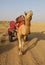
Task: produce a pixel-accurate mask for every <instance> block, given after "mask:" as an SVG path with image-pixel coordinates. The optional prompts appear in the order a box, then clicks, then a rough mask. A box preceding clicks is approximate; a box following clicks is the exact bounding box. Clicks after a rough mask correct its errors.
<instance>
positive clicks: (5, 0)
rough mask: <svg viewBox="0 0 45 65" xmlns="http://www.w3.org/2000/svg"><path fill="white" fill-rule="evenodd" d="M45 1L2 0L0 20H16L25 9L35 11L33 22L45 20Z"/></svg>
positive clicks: (0, 0) (0, 1)
mask: <svg viewBox="0 0 45 65" xmlns="http://www.w3.org/2000/svg"><path fill="white" fill-rule="evenodd" d="M44 8H45V1H44V0H34V1H33V0H27V1H26V0H25V1H24V0H21V1H20V0H19V1H18V0H0V20H1V21H10V20H15V19H16V17H18V16H19V15H24V11H29V10H32V11H33V16H32V20H31V21H32V22H34V21H36V22H38V21H40V22H43V21H44V22H45V18H44V17H45V13H44V12H45V9H44Z"/></svg>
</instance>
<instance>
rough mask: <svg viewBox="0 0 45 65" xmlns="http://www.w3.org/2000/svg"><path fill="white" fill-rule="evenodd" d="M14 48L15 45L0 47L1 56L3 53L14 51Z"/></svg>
mask: <svg viewBox="0 0 45 65" xmlns="http://www.w3.org/2000/svg"><path fill="white" fill-rule="evenodd" d="M14 47H15V45H14V44H7V45H1V46H0V54H2V53H3V52H6V51H9V50H10V49H12V48H14Z"/></svg>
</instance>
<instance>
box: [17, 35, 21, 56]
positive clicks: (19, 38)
mask: <svg viewBox="0 0 45 65" xmlns="http://www.w3.org/2000/svg"><path fill="white" fill-rule="evenodd" d="M18 42H19V55H22V40H21V36H20V35H19V34H18Z"/></svg>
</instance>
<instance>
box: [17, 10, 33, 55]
mask: <svg viewBox="0 0 45 65" xmlns="http://www.w3.org/2000/svg"><path fill="white" fill-rule="evenodd" d="M32 15H33V12H32V10H30V11H28V12H24V17H25V24H22V25H21V26H20V27H19V28H18V30H17V37H18V42H19V55H22V54H23V51H24V43H25V40H24V39H25V37H26V36H27V35H28V34H29V33H30V26H31V22H30V21H31V20H32Z"/></svg>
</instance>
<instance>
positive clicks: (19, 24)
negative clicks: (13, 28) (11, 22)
mask: <svg viewBox="0 0 45 65" xmlns="http://www.w3.org/2000/svg"><path fill="white" fill-rule="evenodd" d="M16 24H17V27H18V28H19V27H20V26H21V25H23V24H25V20H24V16H23V15H21V16H19V17H17V18H16Z"/></svg>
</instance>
